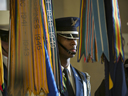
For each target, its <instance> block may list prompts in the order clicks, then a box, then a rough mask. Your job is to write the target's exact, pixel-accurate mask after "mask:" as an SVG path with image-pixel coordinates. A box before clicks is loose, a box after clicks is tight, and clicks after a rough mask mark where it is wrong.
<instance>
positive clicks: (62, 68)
mask: <svg viewBox="0 0 128 96" xmlns="http://www.w3.org/2000/svg"><path fill="white" fill-rule="evenodd" d="M66 69H68V73H69V76H71V67H70V64H69V65H68V67H67V68H66ZM61 70H62V72H63V70H64V67H63V66H61Z"/></svg>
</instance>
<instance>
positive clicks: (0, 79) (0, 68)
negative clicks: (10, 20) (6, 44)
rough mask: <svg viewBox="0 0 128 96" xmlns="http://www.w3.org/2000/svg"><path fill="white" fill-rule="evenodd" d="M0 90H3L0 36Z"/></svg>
mask: <svg viewBox="0 0 128 96" xmlns="http://www.w3.org/2000/svg"><path fill="white" fill-rule="evenodd" d="M0 90H1V91H3V90H4V66H3V58H2V44H1V38H0Z"/></svg>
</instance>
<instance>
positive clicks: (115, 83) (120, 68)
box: [104, 0, 128, 96]
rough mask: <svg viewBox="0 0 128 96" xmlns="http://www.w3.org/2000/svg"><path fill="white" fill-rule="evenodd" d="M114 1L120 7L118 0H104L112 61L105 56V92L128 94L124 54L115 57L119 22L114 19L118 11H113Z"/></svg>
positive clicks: (111, 94) (116, 94)
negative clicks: (116, 22)
mask: <svg viewBox="0 0 128 96" xmlns="http://www.w3.org/2000/svg"><path fill="white" fill-rule="evenodd" d="M113 3H115V4H116V6H115V7H116V8H118V1H117V0H104V4H105V12H106V13H105V14H106V24H107V30H108V31H107V34H108V41H109V55H110V61H108V60H107V59H106V58H105V89H106V91H105V93H106V96H128V94H127V86H126V81H125V73H124V64H123V60H122V56H119V58H118V60H117V58H115V56H117V54H116V51H117V50H116V49H115V45H116V44H115V43H116V42H115V38H114V37H115V32H116V31H115V28H117V27H119V25H118V24H119V23H118V24H115V21H114V20H115V17H114V16H113V14H114V13H115V14H116V12H114V11H113V10H115V9H113V8H115V7H114V6H113V5H114V4H113ZM116 10H117V9H116ZM118 11H119V9H118ZM118 15H119V14H118ZM116 20H119V18H118V19H117V17H116ZM113 25H114V26H113ZM120 27H121V26H120ZM116 30H117V29H116ZM119 30H120V28H118V30H117V31H119ZM120 32H121V31H120ZM120 34H121V33H120ZM120 34H116V36H117V37H118V35H120ZM118 39H119V38H118ZM118 39H117V40H118ZM120 40H121V39H120ZM121 41H122V40H121ZM122 44H123V43H121V45H120V46H122ZM120 55H121V54H120Z"/></svg>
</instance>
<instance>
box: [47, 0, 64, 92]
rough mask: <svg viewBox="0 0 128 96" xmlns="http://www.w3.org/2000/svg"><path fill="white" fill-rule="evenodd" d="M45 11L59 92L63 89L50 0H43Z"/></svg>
mask: <svg viewBox="0 0 128 96" xmlns="http://www.w3.org/2000/svg"><path fill="white" fill-rule="evenodd" d="M45 6H46V13H47V22H48V31H49V38H50V45H51V55H52V56H51V57H52V64H53V73H54V77H55V81H56V84H57V88H58V90H59V91H60V92H61V90H63V87H62V72H61V68H60V67H59V66H60V61H59V57H58V56H59V55H58V47H57V42H56V34H55V24H54V15H53V4H52V0H45Z"/></svg>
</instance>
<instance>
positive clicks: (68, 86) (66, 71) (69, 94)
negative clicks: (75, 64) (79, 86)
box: [63, 68, 75, 96]
mask: <svg viewBox="0 0 128 96" xmlns="http://www.w3.org/2000/svg"><path fill="white" fill-rule="evenodd" d="M63 72H64V73H65V77H66V82H65V83H66V87H67V91H68V96H75V94H74V92H73V88H72V85H71V83H70V81H69V78H68V69H66V68H64V70H63Z"/></svg>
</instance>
